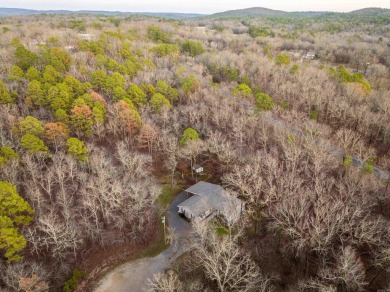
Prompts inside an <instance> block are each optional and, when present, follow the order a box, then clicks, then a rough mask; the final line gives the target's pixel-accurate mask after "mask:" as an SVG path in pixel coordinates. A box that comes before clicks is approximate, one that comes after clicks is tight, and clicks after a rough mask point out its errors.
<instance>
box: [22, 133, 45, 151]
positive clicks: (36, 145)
mask: <svg viewBox="0 0 390 292" xmlns="http://www.w3.org/2000/svg"><path fill="white" fill-rule="evenodd" d="M20 145H21V146H22V147H23V148H24V149H26V150H27V151H29V152H31V153H39V152H46V151H47V146H46V145H45V142H43V141H42V140H41V139H39V138H38V137H37V136H35V135H32V134H26V135H24V136H23V137H22V138H21V139H20Z"/></svg>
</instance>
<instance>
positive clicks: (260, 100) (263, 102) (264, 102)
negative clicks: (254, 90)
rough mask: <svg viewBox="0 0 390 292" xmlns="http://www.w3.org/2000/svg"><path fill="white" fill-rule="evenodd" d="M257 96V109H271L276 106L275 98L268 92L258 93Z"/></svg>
mask: <svg viewBox="0 0 390 292" xmlns="http://www.w3.org/2000/svg"><path fill="white" fill-rule="evenodd" d="M255 98H256V109H257V110H259V111H270V110H272V109H273V108H274V105H275V104H274V100H273V99H272V97H270V96H269V95H268V94H265V93H258V94H256V96H255Z"/></svg>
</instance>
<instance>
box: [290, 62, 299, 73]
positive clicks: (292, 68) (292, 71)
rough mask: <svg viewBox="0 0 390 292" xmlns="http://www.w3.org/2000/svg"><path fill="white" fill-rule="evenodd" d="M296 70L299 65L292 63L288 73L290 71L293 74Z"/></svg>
mask: <svg viewBox="0 0 390 292" xmlns="http://www.w3.org/2000/svg"><path fill="white" fill-rule="evenodd" d="M298 70H299V66H298V65H297V64H294V65H293V66H292V67H291V69H290V73H291V74H295V73H297V72H298Z"/></svg>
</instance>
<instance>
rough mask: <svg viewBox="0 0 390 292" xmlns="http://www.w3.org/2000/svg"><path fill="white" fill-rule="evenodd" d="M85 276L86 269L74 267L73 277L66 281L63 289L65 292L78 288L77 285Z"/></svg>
mask: <svg viewBox="0 0 390 292" xmlns="http://www.w3.org/2000/svg"><path fill="white" fill-rule="evenodd" d="M84 276H85V271H83V270H79V269H74V270H73V274H72V277H71V278H70V279H69V280H68V281H66V282H65V285H64V288H63V289H62V291H63V292H72V291H73V290H74V289H76V288H77V285H78V283H79V280H80V279H81V278H82V277H84Z"/></svg>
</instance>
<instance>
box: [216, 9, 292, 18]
mask: <svg viewBox="0 0 390 292" xmlns="http://www.w3.org/2000/svg"><path fill="white" fill-rule="evenodd" d="M287 14H288V12H286V11H281V10H273V9H268V8H263V7H252V8H245V9H237V10H228V11H225V12H219V13H215V14H212V15H210V16H211V17H213V18H214V17H215V18H225V17H259V16H275V15H279V16H282V15H287Z"/></svg>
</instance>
